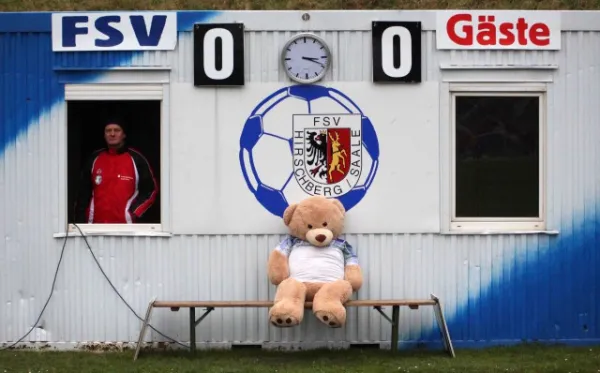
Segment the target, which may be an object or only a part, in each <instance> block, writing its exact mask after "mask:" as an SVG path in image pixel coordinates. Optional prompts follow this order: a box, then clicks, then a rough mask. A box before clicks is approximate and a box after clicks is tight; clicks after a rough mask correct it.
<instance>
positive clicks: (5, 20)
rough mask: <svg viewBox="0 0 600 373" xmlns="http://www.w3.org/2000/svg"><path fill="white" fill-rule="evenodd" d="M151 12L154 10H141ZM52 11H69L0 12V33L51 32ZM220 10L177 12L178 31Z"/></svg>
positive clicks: (187, 28)
mask: <svg viewBox="0 0 600 373" xmlns="http://www.w3.org/2000/svg"><path fill="white" fill-rule="evenodd" d="M139 12H145V13H151V12H152V11H139ZM52 13H67V12H14V13H10V12H4V13H0V33H11V32H51V31H52ZM78 13H107V14H109V13H113V14H114V13H119V11H86V12H78ZM218 13H221V12H220V11H213V10H188V11H178V12H177V31H191V30H192V27H193V26H194V23H202V22H208V21H209V20H210V19H211V18H212V17H214V16H215V15H216V14H218Z"/></svg>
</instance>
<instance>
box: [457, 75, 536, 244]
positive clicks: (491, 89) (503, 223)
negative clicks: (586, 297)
mask: <svg viewBox="0 0 600 373" xmlns="http://www.w3.org/2000/svg"><path fill="white" fill-rule="evenodd" d="M448 93H449V96H448V100H449V102H448V104H449V118H448V119H449V121H448V123H449V124H450V125H449V138H450V144H449V157H448V159H449V160H450V164H449V176H450V178H449V179H450V188H449V191H450V193H449V202H450V206H449V207H450V208H449V215H450V216H449V217H450V219H449V224H448V225H449V231H450V232H459V233H460V232H463V233H473V232H478V233H483V232H506V233H514V232H541V231H545V230H546V201H547V199H546V188H545V184H546V159H547V157H546V128H547V114H546V109H547V89H546V86H545V84H532V83H525V84H519V83H517V84H514V83H511V84H502V83H500V84H499V83H489V84H488V83H478V84H460V83H459V84H450V85H449V90H448ZM483 95H492V96H518V97H522V96H536V97H539V121H540V123H539V139H538V140H539V141H538V142H539V154H540V159H539V177H538V185H539V201H538V205H539V217H537V218H517V217H515V218H492V217H490V218H479V217H474V218H457V217H456V177H455V176H456V159H455V158H456V114H455V113H456V110H455V109H456V107H455V103H456V101H455V98H456V96H483Z"/></svg>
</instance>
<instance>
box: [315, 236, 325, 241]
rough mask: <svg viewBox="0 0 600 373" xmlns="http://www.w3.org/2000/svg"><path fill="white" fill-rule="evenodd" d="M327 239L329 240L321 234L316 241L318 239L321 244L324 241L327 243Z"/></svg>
mask: <svg viewBox="0 0 600 373" xmlns="http://www.w3.org/2000/svg"><path fill="white" fill-rule="evenodd" d="M326 238H327V237H325V235H324V234H319V235H317V237H315V239H316V240H317V241H319V242H323V241H325V239H326Z"/></svg>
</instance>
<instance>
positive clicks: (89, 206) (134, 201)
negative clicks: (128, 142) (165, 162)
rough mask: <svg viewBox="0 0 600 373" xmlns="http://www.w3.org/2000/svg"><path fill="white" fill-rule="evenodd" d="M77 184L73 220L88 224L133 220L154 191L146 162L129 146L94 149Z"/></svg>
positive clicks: (131, 221) (128, 221) (151, 198)
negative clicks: (78, 185) (78, 186)
mask: <svg viewBox="0 0 600 373" xmlns="http://www.w3.org/2000/svg"><path fill="white" fill-rule="evenodd" d="M80 188H81V189H80V190H79V195H78V198H77V202H76V205H75V220H76V222H78V223H89V224H92V223H95V224H131V223H135V222H136V221H137V220H138V219H139V218H140V217H141V216H142V215H143V214H144V213H145V212H146V211H147V210H148V208H150V206H152V204H153V203H154V200H155V199H156V195H157V193H158V184H157V182H156V178H155V177H154V174H153V172H152V168H151V167H150V164H149V163H148V161H147V160H146V158H145V157H144V156H143V155H142V154H141V153H140V152H138V151H137V150H135V149H133V148H130V147H122V148H120V149H100V150H98V151H96V152H94V153H93V154H92V156H91V157H90V159H89V160H88V162H87V163H86V164H85V165H84V169H83V174H82V181H81V187H80Z"/></svg>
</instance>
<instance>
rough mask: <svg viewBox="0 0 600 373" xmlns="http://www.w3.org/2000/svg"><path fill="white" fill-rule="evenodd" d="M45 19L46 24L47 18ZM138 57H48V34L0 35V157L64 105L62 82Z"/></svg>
mask: <svg viewBox="0 0 600 373" xmlns="http://www.w3.org/2000/svg"><path fill="white" fill-rule="evenodd" d="M40 14H41V13H32V14H20V15H19V14H17V15H15V17H16V18H15V19H18V18H19V17H21V18H20V19H21V22H24V23H26V22H30V21H31V20H34V19H36V18H35V17H36V15H37V16H39V15H40ZM216 14H218V12H200V13H198V15H201V16H202V17H201V18H197V19H196V22H202V21H207V20H209V19H210V18H211V17H214V16H215V15H216ZM0 15H1V16H6V14H0ZM29 16H32V17H33V18H28V17H29ZM45 16H46V18H47V19H48V20H49V19H50V15H49V13H46V14H45ZM0 24H2V18H0ZM141 53H145V52H130V51H117V52H104V51H103V52H67V53H53V52H52V37H51V35H50V34H49V33H36V34H22V33H0V61H1V62H0V77H1V78H2V79H1V80H0V157H2V156H3V155H4V152H5V151H6V148H7V147H8V146H10V145H11V144H13V143H14V141H15V140H16V139H17V137H18V136H19V135H21V134H22V133H24V132H26V131H27V130H28V128H29V126H35V125H37V124H38V121H39V118H40V116H42V115H43V114H44V113H45V112H47V111H49V110H50V109H51V108H52V106H53V105H55V104H56V103H58V102H60V101H62V100H64V83H65V82H91V81H94V80H95V79H97V78H98V77H100V76H102V74H103V73H105V72H106V69H107V68H112V67H117V66H129V65H130V63H131V60H132V59H133V58H134V57H135V56H137V55H139V54H141ZM150 53H152V52H150ZM55 69H59V70H60V69H64V70H69V69H74V70H82V69H89V70H90V71H83V72H82V71H72V72H70V71H55Z"/></svg>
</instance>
